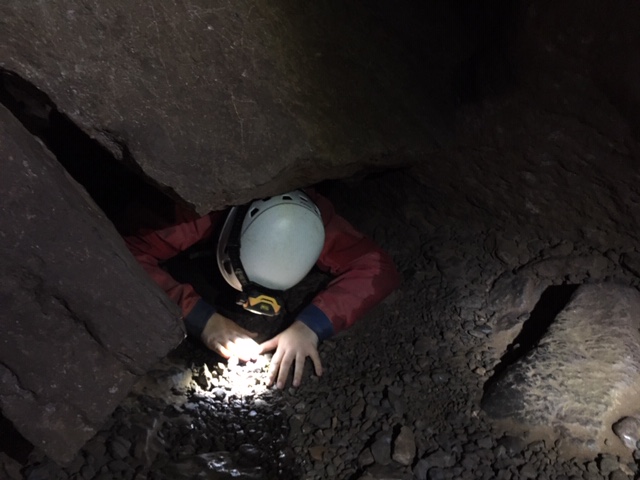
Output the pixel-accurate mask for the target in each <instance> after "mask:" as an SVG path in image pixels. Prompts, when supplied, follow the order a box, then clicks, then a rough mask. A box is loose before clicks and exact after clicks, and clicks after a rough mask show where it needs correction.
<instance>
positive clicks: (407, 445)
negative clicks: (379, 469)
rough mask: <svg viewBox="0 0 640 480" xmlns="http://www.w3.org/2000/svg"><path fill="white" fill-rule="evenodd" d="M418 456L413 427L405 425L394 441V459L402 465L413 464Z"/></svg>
mask: <svg viewBox="0 0 640 480" xmlns="http://www.w3.org/2000/svg"><path fill="white" fill-rule="evenodd" d="M415 456H416V441H415V437H414V435H413V431H412V430H411V428H409V427H407V426H403V427H402V428H401V429H400V433H399V434H398V436H397V437H396V439H395V440H394V442H393V455H392V457H391V458H392V459H393V460H394V461H396V462H398V463H399V464H401V465H407V466H408V465H411V464H412V463H413V459H414V458H415Z"/></svg>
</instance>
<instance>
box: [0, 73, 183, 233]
mask: <svg viewBox="0 0 640 480" xmlns="http://www.w3.org/2000/svg"><path fill="white" fill-rule="evenodd" d="M0 104H2V105H4V106H5V107H6V108H7V109H8V110H9V111H11V113H13V115H14V116H15V117H16V118H17V119H18V120H19V121H20V123H22V125H23V126H24V127H25V128H26V129H27V130H28V131H29V132H31V133H32V134H33V135H34V136H36V137H37V138H39V139H40V140H41V141H42V142H43V143H44V144H45V145H46V147H47V148H48V149H49V151H51V153H53V155H54V156H55V158H56V159H57V160H58V162H59V163H60V164H61V165H62V166H63V167H64V168H65V170H66V171H67V172H68V173H69V174H70V175H71V176H72V177H73V179H74V180H76V181H77V182H78V183H80V184H81V185H82V186H83V187H84V188H85V189H86V190H87V192H88V193H89V195H90V196H91V198H92V199H93V200H94V201H95V202H96V204H97V205H98V207H100V209H101V210H102V211H103V212H104V213H105V215H106V216H107V218H109V220H111V221H112V223H114V224H115V225H116V228H118V229H120V227H121V225H120V224H119V223H120V222H119V220H120V218H121V216H122V214H123V212H124V210H125V209H126V208H127V206H128V205H130V204H131V203H133V202H138V203H141V204H143V205H144V206H145V207H146V208H147V209H150V210H152V211H154V212H158V214H159V215H161V216H166V215H170V214H171V213H170V212H171V209H172V207H173V204H174V200H173V199H172V198H170V195H171V192H170V191H169V190H167V192H166V193H165V192H164V191H162V190H160V188H159V187H158V186H157V185H155V184H154V182H153V181H152V180H150V179H149V178H148V177H146V176H145V175H144V173H143V172H142V169H141V168H140V167H139V166H138V165H137V163H136V162H135V161H134V159H133V157H132V155H131V152H130V150H129V147H128V146H127V144H126V142H125V141H124V140H123V139H122V138H120V137H118V136H117V135H115V134H114V133H113V132H110V131H109V130H101V131H100V135H103V136H104V137H105V138H106V143H109V144H112V145H114V146H115V148H116V149H117V150H118V153H119V155H118V156H119V157H120V158H116V157H115V156H114V155H113V154H112V153H111V152H110V151H109V150H108V149H107V148H105V147H104V146H103V145H101V144H100V143H99V142H98V141H97V140H95V139H93V138H91V137H90V136H89V135H88V134H87V133H86V132H84V131H83V130H82V129H81V128H80V127H78V126H77V125H76V124H75V123H74V122H73V121H72V120H71V119H70V118H69V117H68V116H67V115H65V114H64V113H63V112H60V111H59V110H58V109H57V107H56V105H55V104H54V103H53V101H52V100H51V98H49V96H48V95H47V94H46V93H44V92H42V91H41V90H39V89H38V88H36V87H35V86H34V85H32V84H31V83H29V82H28V81H26V80H25V79H23V78H21V77H19V76H18V75H16V74H15V73H13V72H10V71H7V70H3V69H0Z"/></svg>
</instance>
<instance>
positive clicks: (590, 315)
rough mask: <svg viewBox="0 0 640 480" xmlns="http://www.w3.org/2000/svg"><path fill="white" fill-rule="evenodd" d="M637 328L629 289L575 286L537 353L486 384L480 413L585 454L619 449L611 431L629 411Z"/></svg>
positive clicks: (638, 303)
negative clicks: (551, 436)
mask: <svg viewBox="0 0 640 480" xmlns="http://www.w3.org/2000/svg"><path fill="white" fill-rule="evenodd" d="M639 328H640V292H638V291H637V290H636V289H635V288H631V287H627V286H621V285H616V284H596V285H583V286H581V287H580V288H578V290H576V292H575V293H574V295H573V296H572V298H571V300H570V301H569V303H568V304H567V305H566V307H565V308H564V309H563V310H562V311H561V312H560V313H559V314H558V316H557V317H556V319H555V320H554V322H553V323H552V325H551V326H550V328H549V330H548V331H547V333H546V334H545V335H544V336H543V338H542V339H541V341H540V343H539V344H538V346H537V347H536V348H535V349H534V350H533V351H531V352H530V353H529V354H528V355H527V356H526V357H524V358H522V359H520V360H519V361H518V362H516V363H515V364H513V365H511V366H510V367H509V368H507V370H506V371H505V372H504V374H503V375H502V376H501V377H500V378H498V379H495V380H494V381H493V383H491V384H490V386H489V387H488V388H487V391H486V393H485V395H484V398H483V401H482V406H483V408H484V410H485V411H486V412H487V413H488V414H489V415H490V416H492V417H494V418H496V419H503V420H504V419H509V420H511V421H514V422H515V423H516V424H517V426H518V427H519V428H521V429H532V430H535V429H537V428H546V427H550V428H551V429H552V430H553V432H554V433H555V434H559V435H561V436H562V437H565V438H568V439H570V440H572V441H571V444H574V445H578V446H580V447H584V448H585V449H586V450H587V451H593V450H599V451H606V450H607V445H611V444H613V443H614V442H618V443H619V440H617V439H615V437H613V435H612V434H613V432H612V430H611V426H612V424H613V423H614V422H615V421H617V420H618V419H620V418H622V417H624V416H626V415H629V414H632V413H634V412H635V410H636V409H637V406H636V405H634V399H636V398H637V395H638V393H639V392H640V331H639ZM605 439H606V440H607V443H606V444H605ZM614 439H615V440H614ZM573 440H575V442H574V441H573Z"/></svg>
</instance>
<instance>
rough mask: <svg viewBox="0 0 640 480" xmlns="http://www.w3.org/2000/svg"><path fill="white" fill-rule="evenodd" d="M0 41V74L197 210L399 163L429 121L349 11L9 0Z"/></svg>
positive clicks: (399, 72) (419, 90) (427, 99)
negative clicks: (16, 79) (39, 94)
mask: <svg viewBox="0 0 640 480" xmlns="http://www.w3.org/2000/svg"><path fill="white" fill-rule="evenodd" d="M0 31H2V32H3V39H4V41H3V42H2V44H1V45H0V68H3V69H6V70H9V71H12V72H15V73H16V74H17V75H19V76H21V77H22V78H24V79H26V80H27V81H29V82H31V83H32V84H34V85H35V86H36V87H38V88H39V89H40V90H42V91H43V92H45V93H46V94H47V95H49V97H51V99H52V101H53V103H54V104H55V105H56V106H57V108H58V109H59V110H60V111H61V112H63V113H64V114H65V115H68V116H69V117H70V118H71V119H72V120H73V121H74V122H75V123H76V124H78V125H79V126H80V127H81V128H82V129H83V130H84V131H85V132H87V133H88V134H89V135H90V136H92V137H93V138H95V139H97V140H98V141H99V142H101V143H102V144H103V145H104V146H106V147H107V148H109V149H110V151H112V153H114V155H115V156H116V157H119V158H121V159H123V160H125V161H134V162H136V163H137V164H138V165H139V166H140V167H141V169H142V170H143V171H144V172H145V173H146V175H148V176H149V177H150V178H152V179H153V180H155V181H156V182H157V183H159V184H160V185H163V186H166V187H169V188H168V189H171V190H173V191H174V192H175V193H176V194H177V196H179V197H181V198H183V199H185V200H187V201H188V202H190V203H192V204H193V205H195V206H196V208H198V209H199V211H201V212H202V213H206V212H208V211H210V210H213V209H217V208H220V207H223V206H225V205H229V204H232V203H235V204H239V203H244V202H246V201H248V200H250V199H253V198H259V197H264V196H267V195H269V194H274V193H278V192H281V191H284V190H287V189H291V188H292V187H300V186H303V185H309V184H311V183H315V182H318V181H320V180H324V179H326V178H335V177H338V176H348V175H350V174H352V173H354V172H356V171H357V170H358V169H359V168H361V167H362V166H363V165H365V164H375V165H381V164H382V165H384V164H389V163H393V162H395V164H397V163H398V162H404V161H406V160H407V159H408V158H411V157H415V156H416V155H419V154H421V153H422V152H424V151H425V150H429V149H432V148H434V147H435V146H436V143H437V142H436V136H437V135H435V131H436V129H440V125H442V123H443V120H442V118H440V117H441V115H439V114H435V113H433V114H429V113H428V111H429V110H433V111H435V108H433V105H432V104H434V102H435V101H436V100H435V99H437V98H438V95H429V94H428V93H427V92H426V91H425V90H424V79H417V78H415V77H414V76H412V74H411V73H410V71H409V70H408V63H409V62H408V61H405V60H406V58H405V55H404V54H403V50H402V46H401V45H397V44H395V43H394V41H393V40H392V39H391V38H389V37H388V36H386V35H381V34H378V33H376V32H378V31H379V27H378V26H377V25H376V23H375V22H374V19H373V18H372V16H371V15H370V14H368V12H367V9H366V8H363V7H362V6H361V5H359V4H358V3H351V4H348V3H345V2H341V1H339V0H332V1H330V2H321V3H317V2H313V3H304V4H303V3H300V2H297V1H293V0H284V1H279V2H276V3H273V2H265V1H257V2H256V1H253V0H241V1H236V2H233V3H231V4H228V5H220V6H215V7H214V6H212V5H211V2H209V1H207V0H193V1H190V2H188V4H186V3H182V2H146V1H141V0H135V1H131V0H110V1H109V2H106V3H103V2H100V3H95V2H92V1H87V0H73V1H70V2H65V3H64V4H62V3H58V2H44V3H34V2H23V1H21V0H11V1H8V2H3V3H2V5H0ZM34 32H38V33H37V35H34ZM403 59H404V60H403ZM432 76H433V78H440V75H439V73H438V71H437V70H434V71H433V73H432ZM430 105H431V106H430ZM427 124H430V125H431V127H429V126H427ZM442 130H444V129H442ZM438 135H440V134H438ZM394 152H395V153H396V155H393V154H392V153H394Z"/></svg>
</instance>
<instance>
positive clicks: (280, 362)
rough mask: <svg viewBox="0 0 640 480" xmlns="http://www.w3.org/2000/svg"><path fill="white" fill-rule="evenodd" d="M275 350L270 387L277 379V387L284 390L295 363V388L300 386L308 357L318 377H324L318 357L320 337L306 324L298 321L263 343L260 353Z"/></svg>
mask: <svg viewBox="0 0 640 480" xmlns="http://www.w3.org/2000/svg"><path fill="white" fill-rule="evenodd" d="M274 348H275V349H276V352H275V353H274V354H273V357H272V358H271V367H270V368H269V385H273V383H274V382H275V381H276V378H277V382H276V386H277V387H278V388H280V389H282V388H284V385H285V383H286V381H287V377H288V376H289V369H290V368H291V364H292V363H294V362H295V367H294V371H293V386H294V387H298V386H300V381H301V380H302V372H303V370H304V363H305V361H306V360H307V357H311V361H312V362H313V366H314V368H315V371H316V375H318V376H321V375H322V364H321V363H320V355H318V336H317V335H316V334H315V332H314V331H313V330H311V329H310V328H309V327H307V326H306V325H305V324H304V323H302V322H300V321H298V320H296V321H295V322H293V324H292V325H291V326H290V327H289V328H287V329H286V330H285V331H284V332H282V333H280V334H278V335H276V336H275V337H273V338H272V339H271V340H267V341H266V342H264V343H262V344H261V345H260V353H264V352H268V351H269V350H273V349H274Z"/></svg>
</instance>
